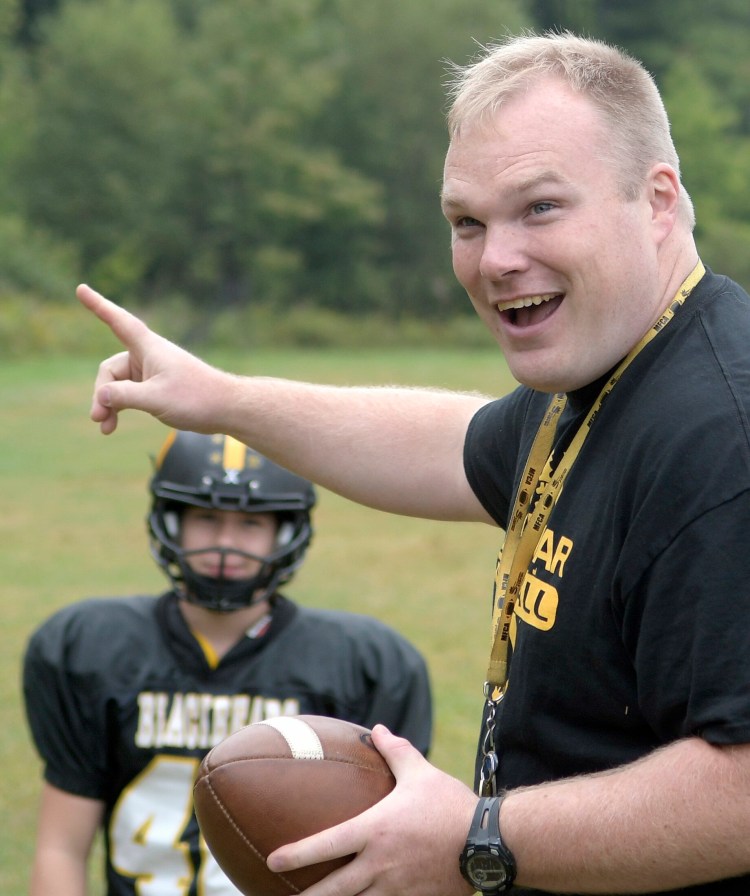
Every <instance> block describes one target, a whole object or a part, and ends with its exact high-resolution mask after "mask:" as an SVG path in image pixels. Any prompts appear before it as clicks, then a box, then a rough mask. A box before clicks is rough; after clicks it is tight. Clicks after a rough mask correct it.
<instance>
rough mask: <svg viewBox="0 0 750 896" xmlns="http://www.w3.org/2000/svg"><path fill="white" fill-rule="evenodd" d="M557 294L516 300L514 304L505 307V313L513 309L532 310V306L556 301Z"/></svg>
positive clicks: (510, 303)
mask: <svg viewBox="0 0 750 896" xmlns="http://www.w3.org/2000/svg"><path fill="white" fill-rule="evenodd" d="M556 295H557V293H554V292H552V293H549V294H548V295H544V296H526V297H525V298H523V299H516V300H515V301H514V302H509V303H508V304H507V305H503V311H509V310H510V309H511V308H530V307H531V306H532V305H541V304H542V303H543V302H549V300H550V299H554V297H555V296H556Z"/></svg>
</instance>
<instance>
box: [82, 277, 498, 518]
mask: <svg viewBox="0 0 750 896" xmlns="http://www.w3.org/2000/svg"><path fill="white" fill-rule="evenodd" d="M77 295H78V297H79V299H80V300H81V302H82V303H83V304H84V305H85V306H86V307H87V308H88V309H89V310H91V311H92V312H93V313H94V314H96V316H97V317H98V318H99V319H100V320H102V321H103V322H104V323H105V324H107V326H109V327H110V329H111V330H112V332H113V333H114V334H115V336H116V337H117V338H118V339H119V340H120V342H122V344H123V346H124V347H125V351H123V352H121V353H119V354H116V355H113V356H112V357H111V358H108V359H107V360H106V361H104V362H103V363H102V364H101V366H100V368H99V375H98V377H97V379H96V384H95V388H94V399H93V405H92V409H91V417H92V419H93V420H94V421H95V422H97V423H99V426H100V428H101V431H102V432H103V433H105V434H108V433H112V432H114V430H115V429H116V427H117V420H118V414H119V412H120V411H122V410H125V409H126V408H134V409H137V410H141V411H145V412H147V413H149V414H151V415H152V416H154V417H156V418H158V419H159V420H161V421H162V422H163V423H165V424H167V425H168V426H172V427H175V428H177V429H185V430H192V431H196V432H221V433H226V434H228V435H232V436H234V437H235V438H237V439H240V440H241V441H243V442H245V443H247V444H249V445H252V446H253V448H255V449H256V450H258V451H260V452H261V453H262V454H265V455H267V456H268V457H270V458H271V459H272V460H274V461H276V462H277V463H279V464H281V465H282V466H285V467H287V468H289V469H292V470H294V471H295V472H296V473H299V474H300V475H302V476H305V477H306V478H308V479H311V480H312V481H314V482H317V483H318V484H320V485H322V486H324V487H326V488H329V489H331V490H332V491H335V492H338V493H339V494H342V495H344V496H345V497H347V498H349V499H351V500H353V501H357V502H358V503H360V504H366V505H368V506H370V507H376V508H378V509H381V510H387V511H390V512H392V513H400V514H404V515H407V516H419V517H426V518H431V519H446V520H447V519H451V520H469V521H480V522H491V521H490V519H489V517H488V515H487V514H486V512H485V511H484V509H483V508H482V507H481V505H480V504H479V502H478V501H477V499H476V497H475V496H474V494H473V492H472V491H471V489H470V487H469V485H468V482H467V481H466V477H465V475H464V468H463V443H464V437H465V434H466V429H467V427H468V424H469V421H470V420H471V418H472V416H473V415H474V413H475V412H476V411H477V409H478V408H479V407H481V406H482V405H483V404H485V403H486V402H487V401H488V399H487V398H486V397H484V396H478V395H474V394H467V393H455V392H446V391H439V390H429V389H406V388H385V387H384V388H342V387H334V386H320V385H313V384H310V383H300V382H294V381H291V380H284V379H275V378H270V377H240V376H235V375H232V374H229V373H226V372H224V371H221V370H218V369H217V368H215V367H212V366H211V365H209V364H206V363H204V362H203V361H201V360H200V359H198V358H196V357H195V356H194V355H192V354H190V353H189V352H186V351H184V350H183V349H181V348H179V347H178V346H176V345H174V344H173V343H171V342H169V341H168V340H166V339H164V338H162V337H161V336H159V335H157V334H156V333H154V332H152V331H151V330H150V329H149V328H148V327H147V326H146V325H145V324H144V323H143V322H142V321H140V320H139V319H138V318H136V317H134V316H133V315H132V314H130V313H129V312H127V311H125V309H123V308H120V307H118V306H117V305H115V304H113V303H112V302H110V301H108V300H107V299H105V298H104V297H103V296H101V295H99V294H98V293H96V292H95V291H94V290H92V289H90V288H89V287H87V286H79V287H78V290H77Z"/></svg>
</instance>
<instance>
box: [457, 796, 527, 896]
mask: <svg viewBox="0 0 750 896" xmlns="http://www.w3.org/2000/svg"><path fill="white" fill-rule="evenodd" d="M502 799H503V798H502V797H500V796H488V797H482V799H480V800H479V802H478V803H477V808H476V812H475V813H474V818H473V820H472V822H471V827H470V828H469V836H468V838H467V839H466V846H464V850H463V852H462V853H461V858H460V860H459V867H460V868H461V874H462V875H463V876H464V878H465V879H466V880H467V881H468V882H469V883H470V884H471V885H472V887H474V889H476V890H478V891H479V892H480V893H482V894H486V896H500V894H501V893H507V892H508V891H509V890H510V888H511V887H512V886H513V881H514V880H515V878H516V860H515V859H514V858H513V853H512V852H511V851H510V850H509V849H508V847H507V846H506V845H505V844H504V843H503V840H502V837H501V836H500V803H501V802H502Z"/></svg>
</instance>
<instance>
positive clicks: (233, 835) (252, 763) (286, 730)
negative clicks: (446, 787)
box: [193, 715, 396, 896]
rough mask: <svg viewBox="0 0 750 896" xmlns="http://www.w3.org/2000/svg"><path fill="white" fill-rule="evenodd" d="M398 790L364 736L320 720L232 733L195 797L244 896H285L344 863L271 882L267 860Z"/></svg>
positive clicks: (294, 719) (287, 720) (272, 722)
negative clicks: (280, 848) (288, 845)
mask: <svg viewBox="0 0 750 896" xmlns="http://www.w3.org/2000/svg"><path fill="white" fill-rule="evenodd" d="M395 783H396V781H395V778H394V777H393V774H392V773H391V770H390V769H389V768H388V765H387V763H386V761H385V759H383V757H382V756H381V755H380V753H378V751H377V750H376V749H375V747H374V745H373V743H372V740H371V739H370V732H369V730H368V729H367V728H362V727H360V726H359V725H354V724H352V723H351V722H344V721H342V720H340V719H332V718H328V717H326V716H311V715H299V716H278V717H275V718H271V719H267V720H265V721H263V722H255V723H253V724H252V725H248V726H247V727H245V728H242V729H240V730H239V731H236V732H234V734H230V735H229V736H228V737H227V738H226V739H225V740H223V741H222V742H221V743H220V744H217V746H215V747H214V748H213V749H212V750H211V751H210V752H209V753H208V754H207V755H206V757H205V758H204V759H203V761H202V763H201V765H200V768H199V770H198V775H197V777H196V780H195V786H194V788H193V797H194V803H195V814H196V817H197V819H198V824H199V826H200V828H201V832H202V834H203V836H204V838H205V840H206V843H207V845H208V848H209V849H210V850H211V853H212V854H213V856H214V858H215V859H216V861H217V862H218V864H219V866H220V867H221V869H222V870H223V871H224V873H225V874H226V876H227V877H228V878H229V880H230V881H231V882H232V883H233V884H234V885H235V887H237V889H239V890H240V891H241V892H242V893H243V894H245V896H289V894H290V893H300V892H302V890H305V889H307V887H310V886H312V885H313V884H314V883H316V882H317V881H319V880H321V879H322V878H323V877H325V876H326V875H327V874H330V873H331V871H333V870H334V869H335V868H339V867H340V866H341V865H343V864H345V863H346V862H348V861H350V860H351V858H352V857H351V856H349V857H346V858H343V859H336V860H333V861H329V862H321V863H319V864H317V865H310V866H308V867H306V868H299V869H298V870H296V871H290V872H288V873H285V874H276V873H274V872H272V871H270V870H269V869H268V867H267V866H266V858H267V856H268V855H269V853H271V852H273V850H274V849H276V848H277V847H279V846H283V845H284V844H286V843H293V842H295V841H296V840H300V839H302V838H303V837H307V836H309V835H310V834H316V833H318V831H323V830H325V829H326V828H330V827H333V825H336V824H339V823H341V822H342V821H346V820H348V819H349V818H353V817H354V816H355V815H359V814H360V813H361V812H364V811H365V810H366V809H369V808H370V807H371V806H373V805H374V804H375V803H377V802H378V801H379V800H381V799H382V798H383V797H384V796H386V795H387V794H388V793H389V792H390V791H391V790H392V789H393V787H394V785H395Z"/></svg>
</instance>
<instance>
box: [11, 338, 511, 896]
mask: <svg viewBox="0 0 750 896" xmlns="http://www.w3.org/2000/svg"><path fill="white" fill-rule="evenodd" d="M98 360H99V359H98V358H95V359H90V360H87V359H83V358H65V359H62V358H44V359H36V360H27V361H19V362H13V363H7V362H6V363H4V364H3V365H2V367H0V406H1V407H2V415H3V423H2V427H0V487H1V488H2V494H3V513H2V516H0V568H1V569H2V573H3V583H4V584H3V590H4V594H3V599H2V607H3V609H2V616H3V624H2V625H1V626H0V664H1V670H0V671H1V674H0V767H1V768H2V769H3V784H2V787H0V817H2V818H3V827H4V831H5V833H4V835H3V836H2V837H0V893H2V894H3V896H22V894H24V893H25V892H26V886H27V880H28V868H29V863H30V859H31V855H32V848H33V836H34V825H35V814H36V800H37V796H38V792H39V786H40V784H39V782H40V768H39V762H38V760H37V758H36V754H35V753H34V751H33V748H32V746H31V743H30V740H29V737H28V733H27V730H26V726H25V721H24V718H23V713H22V707H21V701H20V689H19V670H20V658H21V654H22V651H23V648H24V644H25V642H26V639H27V637H28V635H29V633H30V632H31V630H32V628H33V627H35V626H36V625H37V624H38V623H39V622H41V621H42V619H44V618H45V617H46V616H47V615H49V613H51V612H52V611H53V610H54V609H56V608H57V607H59V606H61V605H63V604H65V603H68V602H70V601H73V600H77V599H79V598H81V597H84V596H89V595H94V594H102V595H109V594H127V593H148V592H154V591H161V590H163V589H164V587H165V581H164V580H163V579H162V577H161V574H160V573H159V571H158V570H157V568H156V566H155V565H154V563H153V562H152V560H151V559H150V557H149V555H148V550H147V543H146V536H145V526H144V516H145V512H146V507H147V492H146V480H147V477H148V475H149V473H150V462H149V456H150V455H151V454H153V453H154V452H155V451H156V450H157V449H158V447H159V445H160V443H161V440H162V438H163V436H164V429H163V428H162V427H161V425H160V424H158V423H156V422H155V421H153V420H151V419H150V418H147V417H146V416H144V415H142V414H136V413H130V414H127V415H125V416H124V417H123V418H122V420H121V423H120V428H119V429H118V431H117V433H116V434H115V435H114V436H111V437H109V438H104V437H102V436H100V435H99V433H98V430H97V428H96V427H95V426H94V424H92V423H90V422H89V420H88V407H89V399H90V392H91V385H92V382H93V376H94V373H95V370H96V366H97V363H98ZM211 360H213V361H214V362H215V363H218V364H221V365H223V366H226V367H228V368H229V369H231V370H234V371H236V372H241V373H265V374H269V375H277V376H288V377H292V378H301V379H307V380H310V381H321V382H329V383H351V384H360V383H406V384H423V385H430V386H438V387H442V386H445V387H449V388H459V389H469V390H470V389H476V390H480V391H483V392H487V393H490V394H497V395H499V394H502V393H504V392H506V391H508V389H510V388H511V387H512V382H511V380H510V377H509V375H508V373H507V370H506V368H505V366H504V364H503V362H502V359H501V357H500V355H499V353H498V352H497V350H496V349H493V348H491V347H490V348H488V349H487V350H486V351H474V352H458V351H455V352H451V351H440V352H434V353H432V352H423V351H413V350H403V351H395V350H394V351H388V352H378V353H375V352H373V353H367V352H357V353H356V355H353V354H351V353H346V352H321V353H300V352H294V353H291V352H289V353H274V354H268V353H263V354H256V355H254V356H252V357H249V356H248V357H241V358H240V357H213V358H211ZM435 423H436V426H439V421H437V420H436V422H435ZM436 487H439V484H438V483H436ZM315 527H316V536H315V539H314V541H313V545H312V547H311V550H310V552H309V554H308V559H307V561H306V563H305V565H304V567H303V569H302V570H301V571H300V573H299V574H298V575H297V577H296V578H295V580H294V581H293V582H292V583H291V585H290V586H288V587H287V589H286V591H287V593H288V594H289V595H290V596H291V597H294V598H296V599H297V600H299V601H300V602H301V603H307V604H309V605H315V606H329V607H337V608H342V609H350V610H356V611H359V612H365V613H370V614H372V615H374V616H377V617H379V618H381V619H384V620H385V621H387V622H389V623H390V624H392V625H394V626H395V627H397V628H398V629H400V630H401V631H402V632H404V633H405V634H406V635H407V636H408V637H410V638H411V639H412V640H413V641H414V643H415V644H416V645H417V646H418V647H419V648H420V649H421V650H422V652H423V653H424V654H425V656H426V657H427V659H428V662H429V664H430V669H431V674H432V681H433V687H434V693H435V710H436V730H435V743H434V749H433V753H432V756H431V759H432V761H433V762H434V763H435V764H436V765H438V766H439V767H440V768H443V769H445V770H446V771H449V772H450V773H452V774H454V775H456V776H457V777H460V778H462V779H463V780H465V781H466V782H467V783H469V782H470V781H471V775H472V762H473V755H474V749H475V739H476V732H477V723H478V714H479V711H480V707H481V687H482V681H483V676H484V670H485V663H486V658H487V652H488V649H489V589H490V583H491V578H492V573H493V568H494V556H495V552H496V550H497V547H498V543H499V539H500V533H499V532H498V531H496V530H493V529H491V528H489V527H486V526H480V525H457V524H447V523H432V522H426V521H421V520H411V519H403V518H398V517H392V516H388V515H386V514H382V513H376V512H374V511H370V510H366V509H364V508H361V507H358V506H356V505H353V504H351V503H350V502H347V501H344V500H342V499H340V498H338V497H337V496H335V495H332V494H330V493H328V492H321V493H320V500H319V505H318V508H317V510H316V512H315Z"/></svg>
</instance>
